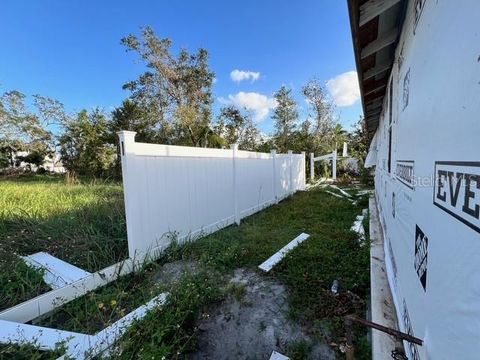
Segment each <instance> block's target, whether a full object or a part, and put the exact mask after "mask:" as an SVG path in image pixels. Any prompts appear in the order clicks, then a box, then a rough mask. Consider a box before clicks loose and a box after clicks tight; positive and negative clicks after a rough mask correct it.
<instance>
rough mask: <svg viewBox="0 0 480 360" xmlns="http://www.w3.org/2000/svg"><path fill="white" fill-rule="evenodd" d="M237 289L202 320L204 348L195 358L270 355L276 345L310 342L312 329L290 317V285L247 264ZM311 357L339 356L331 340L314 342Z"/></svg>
mask: <svg viewBox="0 0 480 360" xmlns="http://www.w3.org/2000/svg"><path fill="white" fill-rule="evenodd" d="M228 289H229V291H230V293H231V295H230V296H228V298H227V300H225V301H224V302H223V303H222V304H220V305H219V306H217V307H215V308H213V309H212V310H211V311H210V312H209V313H208V314H205V315H204V317H203V319H202V320H201V321H200V323H199V325H198V326H199V330H200V331H199V339H198V345H199V349H200V350H199V351H198V352H196V353H195V354H191V356H190V357H189V358H190V359H198V360H199V359H269V357H270V354H271V353H272V351H273V350H275V351H278V352H280V353H284V354H285V353H286V352H287V349H288V346H289V345H291V344H293V343H295V342H299V341H307V342H310V341H311V339H310V337H309V336H308V335H307V333H306V330H305V329H303V328H302V327H301V326H300V325H299V324H296V323H295V322H292V321H290V320H289V319H288V318H287V312H288V300H287V293H286V290H285V287H284V286H283V285H282V284H281V283H279V282H277V281H275V280H272V279H270V278H266V277H265V276H262V275H260V274H257V273H255V272H253V271H250V270H246V269H237V270H236V271H235V274H234V276H233V277H232V279H231V280H230V283H229V287H228ZM310 358H311V359H335V353H334V352H333V351H332V350H331V349H330V348H329V347H328V346H327V345H326V344H321V343H317V344H315V345H314V346H313V347H312V348H311V353H310Z"/></svg>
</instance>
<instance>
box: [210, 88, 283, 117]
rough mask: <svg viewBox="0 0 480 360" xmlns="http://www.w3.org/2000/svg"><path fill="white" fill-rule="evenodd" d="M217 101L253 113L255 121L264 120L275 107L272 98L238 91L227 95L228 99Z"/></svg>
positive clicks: (275, 103)
mask: <svg viewBox="0 0 480 360" xmlns="http://www.w3.org/2000/svg"><path fill="white" fill-rule="evenodd" d="M218 101H220V103H222V104H226V105H227V104H228V105H229V104H232V105H236V106H238V107H240V108H245V109H247V110H250V111H253V114H254V120H255V121H262V120H265V118H266V117H267V116H268V113H269V111H270V110H271V109H274V108H275V107H276V106H277V101H276V100H275V99H274V98H270V97H268V96H266V95H263V94H259V93H256V92H243V91H240V92H239V93H237V94H235V95H228V99H225V98H219V99H218Z"/></svg>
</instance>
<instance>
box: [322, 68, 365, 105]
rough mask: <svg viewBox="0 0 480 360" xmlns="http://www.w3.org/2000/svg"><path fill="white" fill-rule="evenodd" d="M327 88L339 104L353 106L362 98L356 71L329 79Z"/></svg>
mask: <svg viewBox="0 0 480 360" xmlns="http://www.w3.org/2000/svg"><path fill="white" fill-rule="evenodd" d="M327 88H328V91H330V94H331V95H332V98H333V101H334V102H335V105H337V106H340V107H342V106H351V105H353V104H355V103H356V102H357V101H358V100H359V99H360V87H359V86H358V77H357V72H356V71H348V72H346V73H343V74H340V75H338V76H336V77H334V78H333V79H330V80H328V81H327Z"/></svg>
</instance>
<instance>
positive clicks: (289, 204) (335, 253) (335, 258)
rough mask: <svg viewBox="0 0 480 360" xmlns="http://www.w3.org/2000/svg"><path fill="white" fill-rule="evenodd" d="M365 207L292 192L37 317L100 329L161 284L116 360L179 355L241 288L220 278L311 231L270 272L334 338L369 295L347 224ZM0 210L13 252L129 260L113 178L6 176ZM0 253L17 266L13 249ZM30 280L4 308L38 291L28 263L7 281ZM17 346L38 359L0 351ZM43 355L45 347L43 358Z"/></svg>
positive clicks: (83, 262)
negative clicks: (165, 297)
mask: <svg viewBox="0 0 480 360" xmlns="http://www.w3.org/2000/svg"><path fill="white" fill-rule="evenodd" d="M48 200H50V201H48ZM366 206H367V198H366V197H364V198H363V199H362V201H359V204H358V205H353V204H352V203H350V202H348V201H346V200H343V199H339V198H337V197H334V196H332V195H330V194H327V193H325V192H324V191H323V190H321V189H318V188H317V189H313V190H311V191H308V192H300V193H297V194H296V195H294V196H292V197H291V198H289V199H286V200H284V201H282V202H281V203H280V204H278V205H277V206H272V207H270V208H268V209H266V210H264V211H262V212H260V213H258V214H255V215H253V216H250V217H249V218H246V219H243V220H242V224H241V225H240V226H230V227H228V228H226V229H223V230H220V231H218V232H216V233H214V234H211V235H209V236H206V237H204V238H202V239H199V240H197V241H195V242H192V243H187V244H184V245H181V246H180V245H175V244H173V245H172V246H171V247H170V248H169V249H168V251H167V252H166V253H165V254H164V256H163V257H162V258H161V259H159V260H158V261H157V262H155V263H153V264H149V265H147V266H146V267H145V269H143V271H141V272H139V273H137V274H132V275H128V276H125V277H124V278H122V279H120V280H118V281H116V282H114V283H112V284H109V285H107V286H105V287H103V288H101V289H98V290H97V291H95V292H92V293H90V294H88V295H86V296H84V297H82V298H79V299H76V300H74V301H72V302H70V303H68V304H66V305H64V306H62V307H61V308H60V309H58V310H57V311H56V312H54V313H53V314H51V315H50V316H48V317H46V318H44V319H42V320H41V324H42V325H44V326H54V327H58V328H62V329H67V330H73V331H79V332H86V333H95V332H96V331H98V330H99V329H101V328H103V327H105V326H107V325H108V324H110V323H112V322H113V321H115V320H116V319H118V318H119V317H121V316H123V314H125V313H126V312H128V311H130V310H132V309H133V308H135V307H137V306H139V305H140V304H142V303H144V302H146V301H147V300H149V299H150V298H152V297H153V296H155V295H156V294H158V293H160V292H162V291H165V290H168V291H169V292H170V294H171V295H170V300H169V302H168V304H167V305H166V306H164V307H163V308H162V309H159V310H155V311H152V312H151V313H150V314H149V315H148V316H147V317H146V318H145V319H144V320H143V321H141V322H138V323H136V324H135V325H134V326H133V327H132V328H131V329H130V330H129V333H128V335H127V336H125V337H124V338H123V339H122V340H121V342H120V347H121V348H122V353H121V354H117V355H116V356H115V358H123V359H131V358H142V359H143V358H145V359H146V358H148V359H151V358H155V359H157V358H158V359H161V358H162V357H165V358H166V359H171V358H183V357H184V354H186V353H188V352H189V351H192V350H194V349H195V346H196V334H197V332H198V329H197V328H196V326H195V323H196V320H197V319H198V318H199V317H200V316H202V314H203V313H204V311H205V309H207V308H209V307H211V306H215V304H216V303H219V302H222V301H223V300H224V299H225V298H226V297H227V296H230V295H232V293H233V294H236V296H238V294H239V293H241V291H240V290H241V289H240V290H239V289H232V288H231V287H226V286H225V277H226V276H228V275H230V274H232V273H233V271H234V270H235V269H236V268H239V267H244V268H251V269H256V268H257V267H258V265H259V264H260V263H262V262H263V261H264V260H266V259H267V258H268V257H270V256H271V255H272V254H274V253H275V252H276V251H278V250H279V249H280V248H281V247H282V246H284V245H285V244H287V243H288V242H289V241H291V240H292V239H293V238H294V237H296V236H297V235H299V234H300V233H301V232H306V233H308V234H310V238H309V239H308V240H306V241H305V242H303V243H302V244H301V245H300V246H299V247H298V248H296V249H295V250H294V251H292V252H291V253H290V254H289V255H287V256H286V258H285V259H284V260H283V261H282V262H281V263H280V264H279V265H278V266H277V267H275V268H274V270H272V271H271V273H270V274H268V275H265V276H271V277H275V278H277V279H279V280H281V281H282V282H283V283H284V284H285V286H286V288H287V290H288V295H289V303H290V316H291V317H292V318H294V319H295V320H296V321H299V322H302V323H303V324H305V325H306V326H308V328H309V329H310V332H311V334H312V336H313V338H317V339H319V340H322V341H327V342H329V343H336V344H338V343H341V342H342V341H343V339H342V337H343V316H344V315H346V314H349V313H357V314H358V315H360V316H364V315H365V310H366V307H367V306H366V299H367V297H368V295H369V292H370V290H369V284H370V279H369V246H368V245H366V246H363V247H361V246H359V244H358V241H357V236H356V234H354V233H352V232H351V231H350V228H351V226H352V224H353V222H354V220H355V217H356V215H358V214H359V213H360V212H361V210H362V208H365V207H366ZM0 207H2V208H4V207H7V208H8V209H9V210H8V211H5V210H3V211H2V213H0V214H1V221H2V223H1V225H0V234H1V241H2V244H0V245H1V246H2V247H7V250H8V251H10V252H11V253H12V252H17V253H18V252H20V253H25V254H28V253H32V252H35V251H39V250H43V251H48V252H50V253H52V254H54V255H55V256H58V257H60V258H63V259H64V260H66V261H69V262H71V263H74V264H75V265H77V266H80V267H83V268H86V269H89V270H96V269H99V268H100V267H103V266H106V265H109V264H110V263H113V262H115V259H120V258H122V257H124V256H125V252H126V245H125V241H126V240H125V238H126V236H125V224H124V215H123V201H122V193H121V187H120V185H119V184H115V183H101V184H96V185H90V184H85V185H75V186H66V185H64V184H63V183H62V182H61V181H59V180H58V179H46V180H45V179H44V178H40V179H33V180H32V179H26V180H24V181H20V182H19V181H10V180H2V181H1V182H0ZM22 230H23V232H22ZM7 236H10V238H7ZM37 239H38V241H37ZM4 243H5V244H4ZM105 248H107V249H110V250H109V252H105ZM85 253H87V255H86V254H85ZM3 256H5V258H6V259H7V261H12V260H11V259H12V258H13V256H12V255H11V254H10V255H3ZM179 259H182V260H192V261H196V262H198V263H199V264H200V267H201V269H200V271H199V272H198V273H197V274H195V275H185V276H184V277H183V278H182V279H181V281H180V282H179V283H178V284H176V285H175V286H174V287H170V288H168V289H166V288H165V287H164V286H162V284H161V283H157V282H156V281H155V274H156V273H157V270H158V269H159V268H160V267H161V266H162V265H163V264H165V263H168V262H171V261H174V260H179ZM2 266H3V265H2ZM19 266H20V265H19ZM27 276H30V277H32V278H31V279H30V280H29V283H30V286H29V287H27V286H25V289H24V290H23V291H22V292H17V293H16V294H15V291H14V290H11V292H13V294H12V295H10V297H9V298H8V299H7V301H5V300H4V299H3V297H4V294H3V292H2V301H3V303H0V305H1V304H3V305H4V306H5V304H7V306H8V304H9V302H8V301H10V303H11V302H15V301H18V300H19V299H20V298H21V296H20V295H22V296H23V298H25V297H26V298H28V296H27V295H29V294H28V292H29V290H30V292H31V293H32V294H34V293H38V292H39V291H43V290H44V289H42V286H43V285H42V282H41V281H38V279H39V275H38V274H36V273H34V272H33V274H32V273H31V271H30V270H29V269H28V268H26V267H23V269H22V270H21V271H19V272H18V275H17V276H16V277H14V278H12V279H10V282H9V283H10V284H11V283H12V282H13V283H15V284H17V283H20V282H21V281H23V280H24V279H25V277H27ZM22 279H23V280H22ZM334 280H338V281H339V283H340V286H341V291H340V294H339V295H337V296H334V295H332V294H331V292H330V291H329V289H330V287H331V284H332V282H333V281H334ZM2 281H3V282H5V279H2V278H1V277H0V287H1V288H3V286H4V283H2ZM33 285H35V286H33ZM15 295H16V296H17V298H15ZM0 307H1V306H0ZM365 334H366V333H365V332H363V331H361V330H359V332H358V333H357V338H356V341H357V352H356V355H357V357H358V358H369V352H368V348H365V347H364V346H365V343H366V342H365ZM307 348H308V344H302V343H299V344H296V346H292V348H291V349H290V350H291V351H290V352H289V355H290V356H291V357H292V358H293V359H301V358H304V355H305V353H306V350H305V349H307ZM362 348H363V352H362V351H361V349H362ZM13 353H15V354H16V355H15V356H16V357H17V358H22V356H23V358H25V359H27V358H34V357H33V355H32V354H35V356H39V353H38V352H32V351H31V350H29V349H26V348H22V349H19V348H15V347H11V346H4V347H0V358H2V354H3V355H4V356H8V354H13ZM50 355H51V354H42V356H43V357H42V358H46V359H47V358H50V357H49V356H50ZM38 358H40V357H38Z"/></svg>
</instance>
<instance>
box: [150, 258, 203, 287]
mask: <svg viewBox="0 0 480 360" xmlns="http://www.w3.org/2000/svg"><path fill="white" fill-rule="evenodd" d="M198 271H199V265H198V263H197V262H196V261H184V260H178V261H174V262H171V263H167V264H165V265H163V266H162V268H161V269H160V270H159V271H158V272H157V273H156V274H155V282H156V283H161V284H163V285H165V286H167V287H170V286H172V285H175V284H177V283H179V282H180V280H181V278H182V276H183V275H184V274H191V275H195V274H197V273H198Z"/></svg>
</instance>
